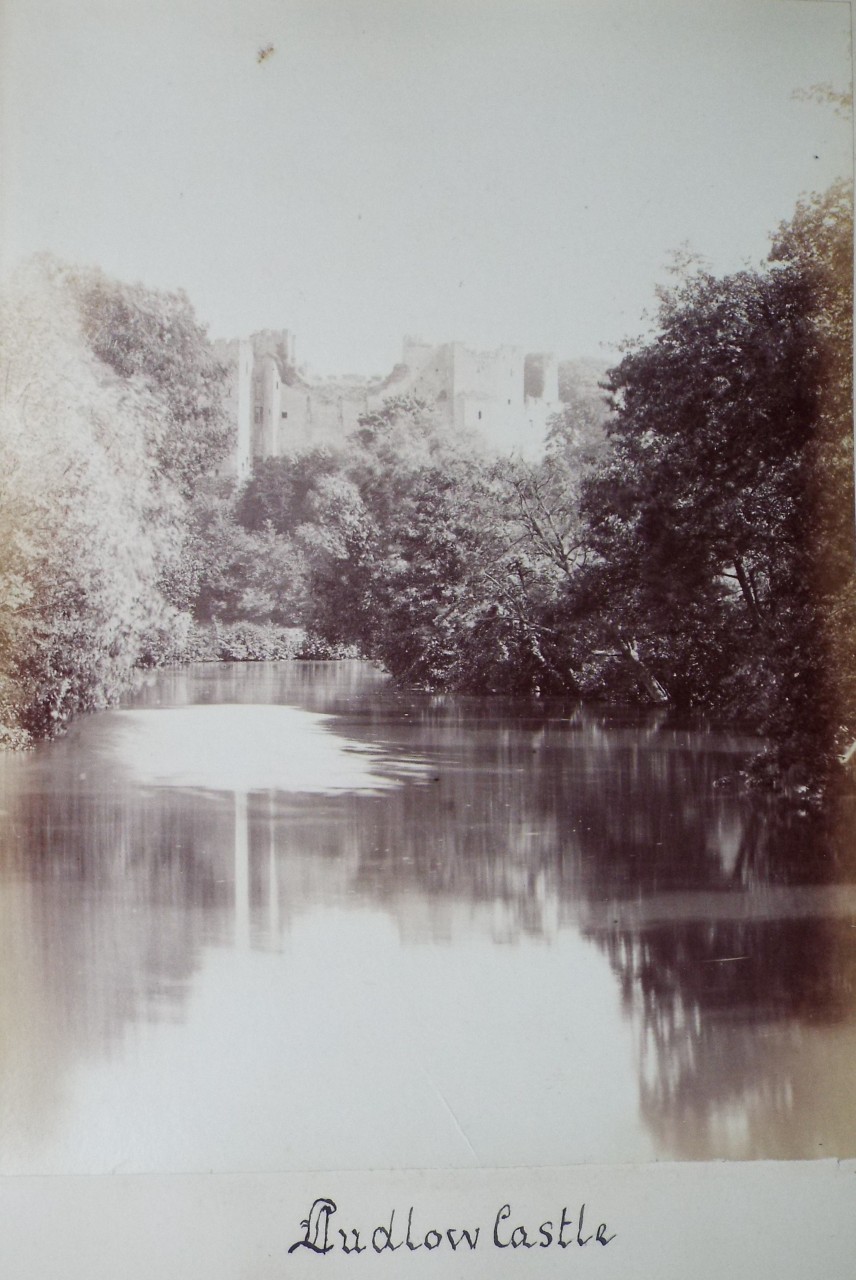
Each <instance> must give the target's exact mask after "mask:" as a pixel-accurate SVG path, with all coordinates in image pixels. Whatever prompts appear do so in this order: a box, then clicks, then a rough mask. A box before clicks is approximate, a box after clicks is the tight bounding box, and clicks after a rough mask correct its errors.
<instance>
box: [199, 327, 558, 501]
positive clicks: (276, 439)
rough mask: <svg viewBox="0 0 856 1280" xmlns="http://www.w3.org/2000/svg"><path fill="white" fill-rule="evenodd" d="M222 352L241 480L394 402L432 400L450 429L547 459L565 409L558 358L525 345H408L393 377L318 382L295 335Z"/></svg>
mask: <svg viewBox="0 0 856 1280" xmlns="http://www.w3.org/2000/svg"><path fill="white" fill-rule="evenodd" d="M214 347H215V351H216V353H217V355H218V357H219V359H220V360H221V361H222V362H223V364H224V365H225V366H226V368H227V370H228V384H227V396H228V407H229V413H230V415H231V418H232V421H233V422H234V424H235V426H236V448H235V452H234V456H233V457H232V458H231V460H230V463H229V466H228V471H229V473H230V474H231V475H234V476H236V477H237V478H238V479H239V480H244V479H246V478H247V477H248V476H249V474H250V470H251V468H252V463H253V460H254V459H256V458H271V457H273V458H275V457H279V456H281V455H282V454H290V453H295V452H302V451H304V450H306V449H310V448H313V447H315V446H317V445H321V444H332V443H335V442H336V441H339V440H341V439H342V437H343V436H345V435H347V434H348V433H349V432H351V431H353V430H355V428H356V427H357V426H358V420H359V418H360V416H361V415H362V414H364V413H368V412H371V411H372V410H375V409H378V408H380V407H381V405H382V404H383V402H384V401H385V400H386V399H388V398H389V397H391V396H404V395H412V396H416V397H419V398H420V399H423V400H427V401H429V402H430V403H432V404H433V405H434V406H435V407H436V411H437V413H438V414H439V415H440V416H441V417H442V418H444V419H445V421H446V423H447V424H448V425H449V426H450V427H453V428H455V429H459V430H465V431H472V432H474V433H477V434H478V435H479V436H481V438H482V439H483V440H484V442H485V444H486V445H487V446H488V447H489V448H491V449H493V450H495V451H496V452H501V453H512V452H515V453H518V454H520V455H522V456H525V457H536V456H538V455H539V454H540V452H541V450H542V449H543V445H544V435H545V431H546V426H547V420H548V418H549V417H550V416H551V414H553V413H556V412H557V411H558V409H559V408H560V405H559V387H558V370H557V364H556V360H555V357H554V356H552V355H546V354H544V353H543V352H537V353H530V354H526V353H525V352H524V350H523V349H522V348H520V347H511V346H503V347H498V348H496V349H495V350H493V351H473V350H471V349H470V348H469V347H467V346H465V345H464V344H463V343H460V342H447V343H443V344H441V345H439V346H438V345H433V344H431V343H426V342H422V341H421V340H420V339H418V338H412V337H406V338H405V339H404V345H403V350H402V360H401V363H400V364H397V365H396V366H395V368H394V369H393V370H392V372H391V373H390V374H389V375H388V377H386V378H383V379H365V378H357V377H350V378H327V379H321V380H313V381H309V380H307V379H306V378H305V377H303V376H302V375H301V373H299V372H298V369H297V364H296V359H295V344H294V335H293V334H292V333H290V332H289V331H288V330H271V329H264V330H261V331H260V332H259V333H254V334H253V335H252V337H250V338H239V339H233V340H232V341H230V342H217V343H215V344H214Z"/></svg>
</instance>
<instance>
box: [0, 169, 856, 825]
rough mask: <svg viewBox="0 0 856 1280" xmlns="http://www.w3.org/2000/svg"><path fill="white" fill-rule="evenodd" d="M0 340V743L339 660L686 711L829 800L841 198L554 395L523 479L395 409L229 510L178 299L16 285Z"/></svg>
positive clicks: (223, 438) (399, 674) (463, 686)
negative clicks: (715, 720)
mask: <svg viewBox="0 0 856 1280" xmlns="http://www.w3.org/2000/svg"><path fill="white" fill-rule="evenodd" d="M2 324H3V330H2V343H3V353H4V357H5V365H6V370H7V372H6V395H5V405H4V409H3V415H4V416H3V438H2V445H0V447H2V451H3V458H2V460H0V461H2V480H0V484H2V486H3V490H2V506H0V520H2V522H3V531H2V538H0V548H2V551H0V555H2V557H3V559H2V562H0V643H2V653H3V656H2V659H0V699H2V705H1V706H0V718H2V719H3V720H4V723H5V726H6V734H7V737H8V738H11V739H13V740H14V738H15V737H16V736H18V737H21V736H24V735H26V734H29V735H39V734H44V733H46V732H49V731H50V729H51V728H52V727H53V726H54V725H56V724H57V723H62V722H63V721H64V720H65V719H67V718H68V716H69V715H70V714H71V713H72V712H73V711H75V710H77V709H80V708H85V707H91V706H98V705H103V703H105V702H106V701H108V700H110V699H111V698H112V697H113V696H115V694H116V692H117V691H118V689H119V688H121V687H122V684H123V681H124V680H125V679H126V678H127V676H128V673H129V671H130V669H131V668H132V667H133V666H134V664H139V663H157V662H163V661H170V660H176V659H180V658H182V657H192V656H200V655H205V656H221V657H224V656H225V657H229V656H249V657H263V656H267V655H271V656H281V655H282V654H283V653H285V652H291V653H296V652H301V651H303V652H314V653H327V652H330V651H334V650H336V649H338V650H339V651H342V650H345V651H353V652H359V653H361V654H363V655H365V656H368V657H372V658H375V659H377V660H378V661H380V662H381V663H383V664H384V666H385V667H386V668H387V669H388V670H389V671H390V672H391V673H392V674H393V676H394V677H396V678H397V679H399V680H402V681H407V682H410V683H413V684H416V685H419V686H421V687H425V688H432V689H458V690H465V691H468V692H479V693H490V692H494V691H502V692H515V693H529V694H535V693H543V694H547V693H553V692H562V693H573V694H577V695H579V696H581V697H584V698H613V699H623V700H628V699H631V700H636V699H645V700H654V701H657V702H662V703H668V704H672V705H674V706H676V707H687V708H689V707H696V708H703V709H706V710H708V711H709V712H711V713H713V714H715V715H717V716H719V717H722V718H727V719H729V720H739V721H740V722H741V723H743V724H744V725H746V726H747V727H751V728H753V729H755V730H756V731H758V732H759V733H763V734H764V735H766V736H767V737H768V738H769V740H770V742H771V744H772V745H771V747H770V748H769V749H768V750H767V751H766V753H764V755H763V756H762V757H761V758H760V759H759V761H758V762H756V766H755V773H756V775H757V776H759V777H762V776H766V777H767V778H768V779H769V780H771V781H773V782H776V783H779V784H785V785H787V787H788V788H789V789H790V790H792V791H793V792H795V793H797V794H801V795H803V796H804V797H805V799H806V800H808V799H809V798H810V797H811V796H817V795H820V794H821V793H822V791H823V789H824V787H825V786H826V785H827V784H828V783H829V782H830V780H831V779H833V778H837V777H841V776H843V772H844V770H843V764H842V761H843V759H844V757H846V755H847V752H848V750H849V749H850V745H851V743H852V742H853V740H854V738H856V660H854V647H855V646H856V590H854V587H856V581H854V523H853V512H854V500H853V431H852V363H851V351H852V200H851V195H850V190H849V188H848V187H846V186H844V185H843V184H842V185H839V186H836V187H834V188H833V189H832V190H830V191H829V192H828V193H826V194H825V195H824V196H822V197H814V198H812V199H809V200H806V201H804V202H802V203H801V204H800V205H799V206H798V208H797V210H796V212H795V214H794V217H793V218H792V219H791V221H790V222H789V223H787V224H784V225H782V226H781V227H780V228H779V230H778V232H777V233H776V234H775V236H774V237H773V242H772V247H771V251H770V257H769V261H768V263H767V264H766V265H765V266H764V267H763V268H762V269H760V270H757V271H749V270H744V271H741V272H738V273H736V274H734V275H731V276H728V277H725V278H721V279H719V278H715V277H713V276H711V275H709V274H707V273H706V272H704V271H701V270H689V269H687V270H682V271H680V272H679V273H677V274H676V277H675V283H674V286H673V287H672V288H671V289H670V290H668V291H663V292H662V293H661V295H660V309H659V316H658V323H657V326H656V329H655V331H654V332H652V333H651V334H649V335H648V336H646V337H645V338H644V339H641V340H639V341H638V342H635V343H632V344H629V345H628V347H627V349H626V353H625V355H624V357H623V359H622V360H621V361H620V362H619V363H618V364H617V365H616V367H614V368H613V369H612V370H610V371H609V373H608V374H607V375H606V377H605V380H604V383H603V385H602V388H601V389H600V390H599V391H594V390H593V389H592V388H591V386H587V385H586V384H585V383H584V382H578V383H576V384H575V383H574V381H573V379H572V378H571V377H565V379H564V384H563V397H564V400H565V403H564V407H563V409H562V412H561V413H559V414H558V415H557V416H556V417H555V418H554V419H553V421H552V424H551V427H550V432H549V438H548V442H547V450H546V456H545V458H544V460H543V461H542V462H540V463H538V464H527V463H523V462H521V461H519V460H515V459H509V458H506V459H500V460H497V459H496V458H492V457H488V456H487V455H485V454H484V453H483V452H482V451H481V449H480V447H479V446H478V444H477V443H476V442H475V441H474V440H469V439H466V438H464V437H462V436H461V434H460V433H453V432H452V431H451V430H450V429H449V428H448V427H446V426H445V425H444V424H443V423H442V421H441V420H440V419H439V418H438V417H437V416H436V415H435V413H434V412H433V409H432V406H431V405H430V404H426V403H424V402H421V401H417V400H414V399H410V398H398V399H390V400H389V401H387V403H386V405H385V406H384V408H383V409H382V410H381V411H379V412H375V413H372V414H367V415H365V416H364V417H363V419H362V420H361V424H360V428H359V430H358V431H357V432H356V433H355V434H354V435H352V436H350V437H349V438H347V439H346V440H345V441H343V442H342V444H341V446H340V447H339V448H336V449H332V448H328V449H324V450H316V451H314V452H312V453H306V454H302V455H296V456H294V457H289V458H279V459H270V460H267V461H265V462H261V463H259V464H258V465H257V466H256V469H255V471H254V474H253V476H252V478H251V479H250V481H249V482H248V483H247V484H246V485H244V486H242V487H241V488H237V487H236V486H235V484H234V483H233V482H229V481H224V480H218V479H217V478H216V475H217V464H218V462H219V460H220V459H221V458H222V457H223V455H224V453H225V450H226V449H227V448H228V447H229V444H230V441H229V430H228V428H227V424H226V421H225V418H224V414H223V408H222V395H221V386H222V376H223V373H222V370H221V369H220V368H219V367H218V366H217V364H216V361H215V360H214V359H213V356H212V354H211V349H210V346H209V345H208V343H207V340H206V338H205V335H204V332H203V331H202V330H201V328H200V327H199V325H198V324H197V322H196V320H195V318H194V317H193V313H192V310H191V308H190V306H189V304H188V302H187V300H186V299H185V298H184V297H183V296H181V295H159V294H155V293H151V292H148V291H146V290H143V289H140V288H129V287H127V286H123V285H118V284H115V283H113V282H111V281H108V280H106V279H105V278H104V277H103V276H101V275H100V274H98V273H94V272H76V271H72V270H70V269H66V268H62V267H60V266H58V265H57V264H55V263H52V262H50V261H40V262H36V263H35V264H33V266H32V267H31V268H30V270H29V272H28V273H27V274H26V275H25V276H24V277H23V278H22V279H20V280H19V281H18V282H17V283H16V286H15V289H14V290H13V292H12V294H11V295H10V297H9V298H8V300H7V302H6V304H5V306H4V312H3V321H2ZM300 636H303V637H307V636H308V637H309V639H308V640H302V639H299V637H300ZM212 637H215V639H214V640H213V641H212ZM301 645H304V646H308V647H307V648H304V649H303V650H301V648H300V646H301Z"/></svg>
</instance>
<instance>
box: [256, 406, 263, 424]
mask: <svg viewBox="0 0 856 1280" xmlns="http://www.w3.org/2000/svg"><path fill="white" fill-rule="evenodd" d="M254 418H255V423H256V426H257V427H260V426H261V424H262V406H261V405H260V404H257V405H256V409H255V414H254Z"/></svg>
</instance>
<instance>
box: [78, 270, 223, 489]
mask: <svg viewBox="0 0 856 1280" xmlns="http://www.w3.org/2000/svg"><path fill="white" fill-rule="evenodd" d="M67 278H68V283H69V286H70V288H71V289H72V291H73V294H74V296H75V297H76V298H77V301H78V306H79V308H80V315H81V321H82V326H83V333H84V336H85V338H86V340H87V342H88V344H89V346H90V349H91V350H92V352H93V354H94V355H95V356H96V357H97V358H98V359H99V360H102V361H103V362H104V364H106V365H107V366H109V368H110V369H112V370H113V372H114V373H115V374H117V375H118V376H119V377H120V378H122V379H124V380H125V381H127V382H129V383H136V384H139V385H142V386H144V387H145V389H146V390H147V391H148V393H149V394H150V395H151V396H152V397H153V399H154V400H155V401H156V402H157V405H158V409H157V412H156V413H154V414H152V415H151V416H150V417H149V419H148V421H147V434H148V442H149V447H150V448H151V450H152V452H153V455H154V457H155V458H156V460H157V465H158V466H159V468H160V470H161V471H162V473H163V474H164V475H166V476H169V477H170V478H171V479H172V481H173V482H174V483H175V484H176V485H177V486H178V488H179V490H180V491H181V493H182V494H183V495H184V496H185V497H188V496H190V495H191V494H192V493H193V491H194V488H195V487H196V485H197V484H198V483H199V481H200V480H201V479H202V478H203V477H205V476H207V475H209V474H210V473H211V472H212V471H213V470H214V468H215V467H216V465H217V463H218V462H220V460H221V459H222V458H223V457H225V454H226V451H227V449H228V447H229V445H230V444H231V443H232V440H231V434H232V429H231V428H230V426H229V423H228V420H227V417H226V413H225V408H224V401H223V386H224V381H225V376H226V371H225V369H224V367H223V366H222V365H221V364H220V363H219V362H218V360H217V359H216V357H215V355H214V352H213V349H212V347H211V344H210V343H209V341H208V338H207V336H206V333H205V330H204V329H203V327H202V326H201V325H200V324H199V322H198V321H197V319H196V316H195V314H194V311H193V308H192V306H191V304H190V302H189V300H188V298H187V296H186V295H185V294H184V293H182V292H177V293H163V292H158V291H155V290H152V289H146V288H144V287H143V286H142V285H128V284H122V283H120V282H119V281H116V280H110V279H109V278H108V277H107V276H105V275H104V274H103V273H102V272H101V271H97V270H86V271H80V270H69V271H68V272H67Z"/></svg>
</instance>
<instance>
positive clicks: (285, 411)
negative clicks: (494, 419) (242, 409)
mask: <svg viewBox="0 0 856 1280" xmlns="http://www.w3.org/2000/svg"><path fill="white" fill-rule="evenodd" d="M508 403H509V404H511V401H510V400H509V402H508ZM279 416H280V417H281V418H287V417H288V410H287V409H283V411H282V413H281V414H280V415H279Z"/></svg>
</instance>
